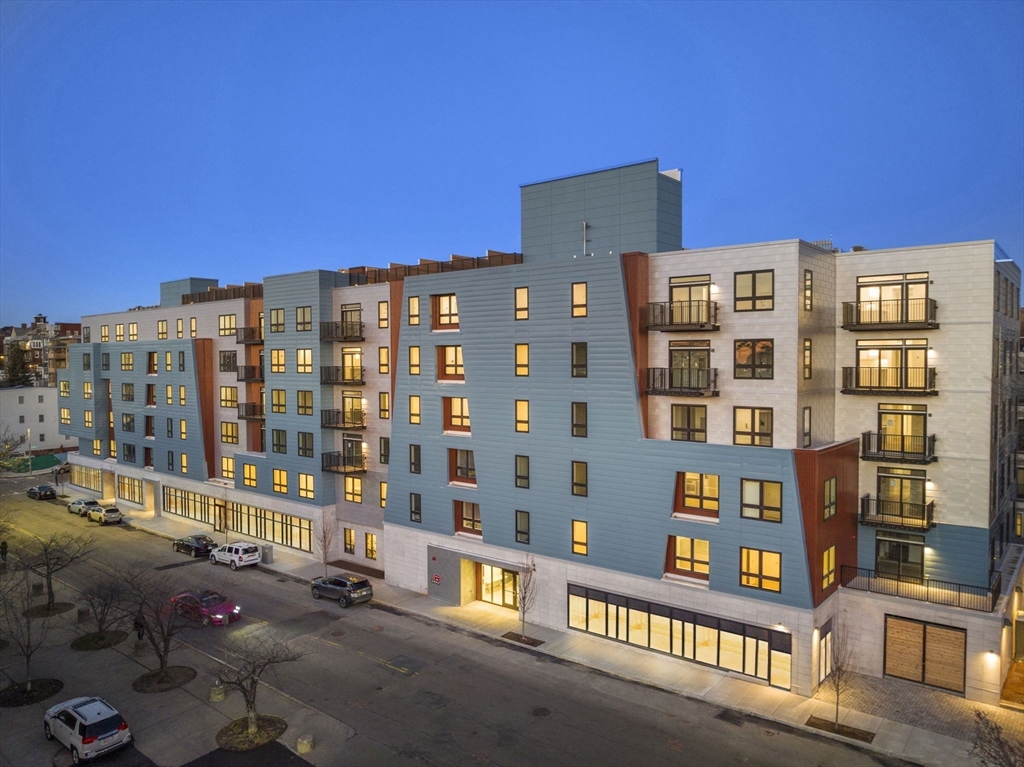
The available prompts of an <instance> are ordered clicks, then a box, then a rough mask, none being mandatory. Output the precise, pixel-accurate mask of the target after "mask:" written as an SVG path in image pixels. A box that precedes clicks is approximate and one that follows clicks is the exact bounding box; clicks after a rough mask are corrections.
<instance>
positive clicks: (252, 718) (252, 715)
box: [245, 705, 260, 738]
mask: <svg viewBox="0 0 1024 767" xmlns="http://www.w3.org/2000/svg"><path fill="white" fill-rule="evenodd" d="M245 715H246V716H247V717H248V718H249V737H250V738H253V737H255V736H256V734H257V733H258V732H259V731H260V728H259V723H258V722H257V721H256V706H248V705H247V706H246V707H245Z"/></svg>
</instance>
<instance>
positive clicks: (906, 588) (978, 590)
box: [840, 565, 1003, 613]
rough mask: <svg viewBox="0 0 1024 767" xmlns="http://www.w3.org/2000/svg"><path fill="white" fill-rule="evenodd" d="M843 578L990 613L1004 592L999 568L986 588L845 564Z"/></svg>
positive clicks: (853, 584) (862, 587)
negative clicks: (881, 571) (909, 576)
mask: <svg viewBox="0 0 1024 767" xmlns="http://www.w3.org/2000/svg"><path fill="white" fill-rule="evenodd" d="M840 581H841V583H842V585H843V587H845V588H848V589H857V590H859V591H870V592H872V593H873V594H885V595H887V596H891V597H904V598H906V599H917V600H919V601H921V602H931V603H933V604H937V605H948V606H950V607H962V608H963V609H965V610H977V611H979V612H983V613H990V612H992V611H993V610H994V609H995V607H996V602H997V601H998V599H999V594H1000V592H1001V591H1002V585H1003V576H1002V573H1001V572H998V571H997V572H995V573H993V574H992V578H991V580H990V581H989V586H988V588H984V587H982V586H971V585H968V584H966V583H950V582H949V581H937V580H933V579H931V578H924V579H921V580H918V579H916V578H915V579H901V578H899V577H898V576H896V575H887V574H885V573H876V572H875V571H874V570H865V569H864V568H862V567H850V566H849V565H843V566H842V568H841V569H840Z"/></svg>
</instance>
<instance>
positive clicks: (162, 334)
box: [156, 320, 167, 341]
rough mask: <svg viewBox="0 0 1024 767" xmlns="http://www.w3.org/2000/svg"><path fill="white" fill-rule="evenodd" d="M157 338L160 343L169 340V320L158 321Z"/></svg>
mask: <svg viewBox="0 0 1024 767" xmlns="http://www.w3.org/2000/svg"><path fill="white" fill-rule="evenodd" d="M156 337H157V339H158V340H160V341H164V340H166V339H167V320H157V321H156Z"/></svg>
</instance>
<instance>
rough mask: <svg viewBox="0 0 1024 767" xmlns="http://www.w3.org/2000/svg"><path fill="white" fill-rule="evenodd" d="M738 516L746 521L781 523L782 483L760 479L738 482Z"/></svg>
mask: <svg viewBox="0 0 1024 767" xmlns="http://www.w3.org/2000/svg"><path fill="white" fill-rule="evenodd" d="M740 484H741V486H742V495H741V498H740V516H741V517H746V518H747V519H763V520H765V521H766V522H781V521H782V483H781V482H770V481H768V480H761V479H743V480H740Z"/></svg>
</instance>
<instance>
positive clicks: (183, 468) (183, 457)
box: [178, 453, 188, 474]
mask: <svg viewBox="0 0 1024 767" xmlns="http://www.w3.org/2000/svg"><path fill="white" fill-rule="evenodd" d="M178 463H179V464H180V465H181V473H182V474H188V456H187V455H186V454H185V453H182V454H181V457H180V458H179V459H178Z"/></svg>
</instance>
